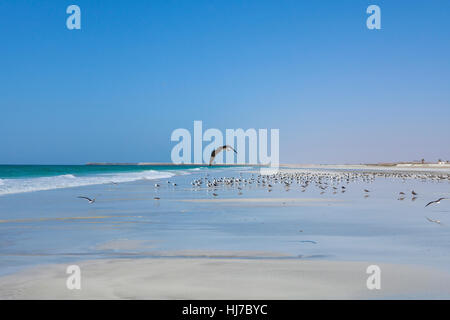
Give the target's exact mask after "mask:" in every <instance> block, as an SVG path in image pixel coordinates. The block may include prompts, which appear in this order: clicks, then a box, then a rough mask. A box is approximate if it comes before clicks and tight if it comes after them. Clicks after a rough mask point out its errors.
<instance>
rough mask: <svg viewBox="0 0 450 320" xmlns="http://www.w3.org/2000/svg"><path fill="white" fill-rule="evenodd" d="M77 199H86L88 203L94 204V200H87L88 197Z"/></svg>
mask: <svg viewBox="0 0 450 320" xmlns="http://www.w3.org/2000/svg"><path fill="white" fill-rule="evenodd" d="M78 198H80V199H86V200H87V201H89V203H94V202H95V199H91V198H88V197H81V196H80V197H78Z"/></svg>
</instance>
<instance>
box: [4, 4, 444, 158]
mask: <svg viewBox="0 0 450 320" xmlns="http://www.w3.org/2000/svg"><path fill="white" fill-rule="evenodd" d="M70 4H77V5H78V6H80V8H81V12H82V29H81V30H74V31H70V30H68V29H67V28H66V18H67V16H68V15H67V14H66V8H67V6H68V5H70ZM370 4H377V5H379V6H380V7H381V15H382V17H381V25H382V30H368V29H367V28H366V19H367V17H368V15H367V14H366V13H365V11H366V8H367V6H368V5H370ZM449 21H450V1H448V0H446V1H444V0H443V1H433V0H432V1H425V0H420V1H419V0H415V1H406V0H405V1H399V0H397V1H375V0H374V1H358V0H352V1H350V0H346V1H332V0H330V1H323V0H320V1H300V0H290V1H284V0H280V1H275V0H271V1H266V0H252V1H248V0H226V1H225V0H221V1H216V0H202V1H198V0H195V1H192V0H189V1H188V0H178V1H169V0H165V1H163V0H160V1H151V0H149V1H124V0H114V1H106V0H102V1H96V0H71V1H50V0H47V1H46V0H40V1H23V0H2V1H1V2H0V41H1V42H0V43H1V47H0V111H1V114H0V163H4V164H14V163H42V164H59V163H61V164H72V163H74V164H76V163H85V162H88V161H112V162H115V161H117V162H137V161H170V151H171V149H172V147H173V146H174V143H172V142H170V134H171V132H172V131H173V130H174V129H176V128H180V127H181V128H188V129H191V128H192V126H193V121H194V120H203V125H204V127H206V128H219V129H222V130H224V129H225V128H244V129H247V128H279V129H280V145H281V146H280V147H281V150H280V161H281V162H282V163H288V162H290V163H359V162H372V161H374V162H378V161H395V160H414V159H420V158H422V157H424V158H426V159H429V160H436V159H437V158H445V159H449V160H450V148H449V147H448V145H449V140H450V23H449Z"/></svg>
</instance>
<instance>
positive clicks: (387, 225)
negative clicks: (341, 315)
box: [0, 166, 450, 299]
mask: <svg viewBox="0 0 450 320" xmlns="http://www.w3.org/2000/svg"><path fill="white" fill-rule="evenodd" d="M417 170H418V169H407V170H406V172H405V170H403V169H402V171H393V170H392V169H380V168H370V169H367V168H365V169H360V168H354V167H351V168H348V167H346V168H344V169H343V168H342V166H339V167H336V168H324V167H320V168H310V167H308V168H282V169H281V173H280V177H282V176H283V177H284V178H280V179H278V178H277V179H275V178H274V179H272V180H271V181H270V182H263V181H262V179H263V178H258V173H257V170H255V168H215V169H208V168H202V169H199V170H190V171H179V172H161V173H158V175H157V176H156V178H151V179H149V178H145V179H136V178H135V175H136V174H135V173H133V175H132V176H131V178H133V179H134V180H133V181H128V179H129V178H128V176H121V175H119V177H120V178H121V179H122V180H123V181H124V182H120V183H116V184H111V183H109V182H108V183H103V181H110V180H106V178H104V177H101V179H102V180H101V181H102V183H100V184H92V185H86V186H85V185H82V186H78V187H69V188H59V189H54V190H41V191H36V192H25V193H17V194H7V195H3V196H1V197H0V213H1V216H0V229H1V230H0V231H1V236H0V255H1V257H2V259H1V261H0V272H1V273H0V298H1V299H396V298H401V299H448V298H449V297H450V292H449V288H450V273H449V270H450V269H449V267H450V257H449V255H448V249H449V242H448V225H449V224H450V220H448V217H449V216H448V212H449V209H448V205H447V204H446V203H443V204H442V205H441V206H432V207H429V208H424V206H425V204H426V203H427V202H428V200H429V199H435V198H437V197H439V196H441V195H444V196H445V195H446V194H447V193H448V191H447V190H448V182H447V177H448V172H447V171H442V170H441V171H437V172H436V171H433V172H428V171H425V172H424V171H417ZM148 176H149V173H145V177H148ZM226 177H229V178H226ZM231 177H234V178H233V179H237V177H239V179H242V182H240V183H239V184H231V183H229V182H226V181H230V180H227V179H231ZM293 177H297V178H293ZM71 179H72V178H71ZM84 179H85V180H83V181H82V182H84V181H87V182H91V180H92V179H93V178H89V179H91V180H86V178H84ZM199 179H203V181H207V180H208V181H216V182H215V184H216V185H214V186H212V187H208V186H206V185H200V186H198V185H196V184H197V182H196V181H198V180H199ZM305 181H310V182H309V185H308V183H306V182H305ZM208 183H210V182H208ZM305 183H306V185H305ZM205 184H206V182H205ZM342 187H344V188H342ZM368 189H369V190H368ZM364 190H367V191H369V192H366V191H364ZM411 190H415V191H416V193H417V196H413V195H407V194H406V193H408V194H411ZM399 191H404V193H405V196H404V198H401V197H400V198H399ZM79 195H90V196H92V197H95V198H96V202H95V203H93V204H89V203H87V202H86V201H85V200H83V199H79V198H77V196H79ZM426 217H429V218H430V219H434V220H433V221H439V222H440V224H437V223H433V222H430V221H427V219H426ZM55 239H57V241H55ZM69 265H78V266H80V268H81V285H82V289H81V290H69V289H67V287H66V280H67V278H68V276H69V275H68V274H67V273H66V268H67V267H68V266H69ZM369 265H377V266H379V267H380V268H381V289H380V290H369V289H368V287H367V285H366V281H367V279H368V277H369V276H370V275H369V274H367V273H366V269H367V267H368V266H369Z"/></svg>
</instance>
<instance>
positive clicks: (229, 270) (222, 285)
mask: <svg viewBox="0 0 450 320" xmlns="http://www.w3.org/2000/svg"><path fill="white" fill-rule="evenodd" d="M218 254H220V253H218ZM228 254H229V253H228ZM77 264H78V265H79V266H80V268H81V290H69V289H67V287H66V278H67V274H66V269H65V268H66V266H65V265H50V266H45V267H44V266H41V267H38V268H36V269H34V270H30V271H29V272H21V273H19V274H17V275H13V276H9V277H4V278H2V279H0V287H1V291H0V298H1V299H55V298H56V299H411V298H412V299H427V298H434V299H436V298H441V299H445V298H447V299H448V298H449V297H450V286H449V284H450V278H449V276H448V274H445V273H442V272H438V271H436V270H433V269H430V268H423V267H414V266H401V265H391V264H381V265H380V266H379V267H380V268H381V270H382V279H383V280H382V283H381V289H380V290H369V289H368V288H367V286H366V281H367V278H368V276H369V275H368V274H366V268H367V267H368V266H369V263H364V262H333V261H307V260H277V259H271V260H267V259H254V260H251V259H224V258H209V259H198V258H193V259H187V258H173V259H169V258H161V259H139V260H135V259H113V260H97V261H85V262H78V263H77Z"/></svg>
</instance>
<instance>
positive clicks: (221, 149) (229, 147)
mask: <svg viewBox="0 0 450 320" xmlns="http://www.w3.org/2000/svg"><path fill="white" fill-rule="evenodd" d="M223 150H231V151H234V153H236V154H237V151H236V150H234V149H233V147H231V146H229V145H224V146H221V147H218V148H217V149H216V150H213V151H212V152H211V159H209V165H210V166H211V165H212V163H213V161H214V158H215V157H216V156H217V155H218V154H219V153H220V152H222V151H223Z"/></svg>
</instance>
